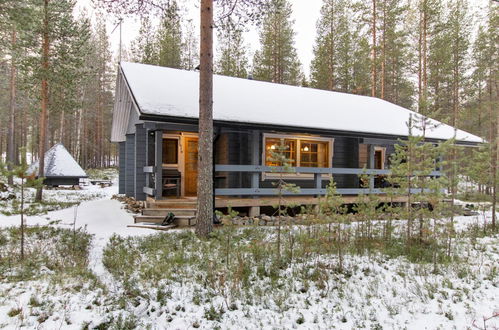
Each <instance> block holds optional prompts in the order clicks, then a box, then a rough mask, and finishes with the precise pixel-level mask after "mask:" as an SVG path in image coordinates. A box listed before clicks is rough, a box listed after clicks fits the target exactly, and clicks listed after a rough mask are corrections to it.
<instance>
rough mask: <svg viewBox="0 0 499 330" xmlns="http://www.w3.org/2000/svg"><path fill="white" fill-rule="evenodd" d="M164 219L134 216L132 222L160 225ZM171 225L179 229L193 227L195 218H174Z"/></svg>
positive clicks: (150, 216)
mask: <svg viewBox="0 0 499 330" xmlns="http://www.w3.org/2000/svg"><path fill="white" fill-rule="evenodd" d="M164 219H165V217H164V216H154V215H136V216H134V222H135V223H138V222H147V223H162V222H163V220H164ZM173 223H174V224H175V225H177V226H179V227H187V226H194V225H195V224H196V217H194V216H190V215H179V216H175V219H174V220H173Z"/></svg>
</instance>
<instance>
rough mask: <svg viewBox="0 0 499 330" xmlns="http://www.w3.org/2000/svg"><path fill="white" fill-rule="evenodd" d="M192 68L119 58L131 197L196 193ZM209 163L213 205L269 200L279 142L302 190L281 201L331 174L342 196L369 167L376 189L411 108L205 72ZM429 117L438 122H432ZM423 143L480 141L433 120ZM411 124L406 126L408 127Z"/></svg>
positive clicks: (116, 128)
mask: <svg viewBox="0 0 499 330" xmlns="http://www.w3.org/2000/svg"><path fill="white" fill-rule="evenodd" d="M198 84H199V74H198V73H197V72H193V71H185V70H177V69H171V68H164V67H157V66H151V65H143V64H135V63H122V64H121V65H120V68H119V72H118V79H117V87H116V101H115V102H116V103H115V108H114V117H113V128H112V141H114V142H117V143H118V144H119V152H120V157H119V160H120V162H119V163H120V176H119V192H120V193H121V194H126V195H127V196H133V197H135V198H136V199H138V200H146V199H147V198H150V199H154V200H160V199H189V198H195V196H196V185H197V181H196V177H197V132H198V125H197V124H198ZM213 107H214V127H215V144H214V163H215V164H216V165H215V175H214V178H213V180H214V183H215V196H216V206H217V207H226V206H233V207H251V208H252V209H251V210H252V211H251V213H253V214H255V213H257V212H259V209H258V208H259V207H260V206H265V205H275V200H273V196H274V197H275V195H276V190H275V188H274V186H273V185H272V182H273V181H274V180H275V178H276V172H275V166H274V165H276V164H272V162H271V161H270V160H269V159H268V158H269V152H270V150H272V149H273V148H275V146H276V145H277V144H278V143H285V144H286V145H288V151H287V152H288V155H287V156H288V158H290V159H292V160H293V161H294V164H295V173H290V174H286V176H287V181H290V182H294V183H296V184H297V185H298V186H299V187H300V188H301V189H300V192H299V193H297V194H292V195H294V196H289V198H290V199H293V198H294V200H295V201H298V202H299V203H302V204H313V203H315V202H316V196H317V195H323V194H324V193H325V187H326V185H327V183H328V182H329V179H330V178H331V176H332V177H334V179H335V181H336V182H337V186H338V188H339V189H338V191H339V192H340V193H341V194H343V195H345V196H355V195H357V194H359V193H361V192H367V191H366V190H364V191H363V190H362V189H361V188H360V187H359V178H358V175H359V174H361V173H363V171H364V168H365V169H367V171H366V173H367V174H370V175H371V179H370V189H369V192H370V193H381V190H380V189H379V185H380V183H379V182H377V181H376V176H377V175H383V174H387V173H388V172H389V155H390V154H391V153H392V152H393V151H394V145H395V144H396V143H397V139H400V138H402V139H403V138H406V137H407V134H408V129H407V125H406V123H407V122H408V120H409V117H410V116H416V114H415V113H414V112H412V111H410V110H407V109H404V108H402V107H399V106H397V105H395V104H392V103H389V102H386V101H383V100H380V99H377V98H372V97H366V96H358V95H351V94H345V93H338V92H329V91H322V90H314V89H310V88H303V87H294V86H286V85H278V84H272V83H267V82H260V81H254V80H247V79H240V78H231V77H224V76H217V75H215V76H214V105H213ZM431 121H432V123H433V124H436V123H438V122H436V121H434V120H431ZM438 124H439V125H438V127H437V128H435V129H434V130H431V131H427V132H426V135H425V136H426V137H427V139H428V140H430V141H435V142H438V141H442V140H445V139H449V138H451V137H453V136H454V134H455V136H456V139H457V143H460V144H465V145H475V144H477V143H480V142H481V141H482V140H481V139H480V138H479V137H477V136H474V135H472V134H469V133H467V132H464V131H461V130H454V128H453V127H450V126H448V125H445V124H442V123H438ZM417 133H418V132H415V134H417Z"/></svg>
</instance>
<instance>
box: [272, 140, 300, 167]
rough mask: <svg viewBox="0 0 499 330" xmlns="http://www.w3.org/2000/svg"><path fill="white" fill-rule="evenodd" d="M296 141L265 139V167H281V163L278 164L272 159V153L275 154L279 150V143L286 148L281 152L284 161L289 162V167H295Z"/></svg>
mask: <svg viewBox="0 0 499 330" xmlns="http://www.w3.org/2000/svg"><path fill="white" fill-rule="evenodd" d="M296 142H297V141H296V140H292V139H278V138H269V139H265V151H266V152H265V154H266V157H265V159H266V161H265V165H267V166H283V165H284V164H282V163H281V162H278V160H276V159H274V158H273V157H272V151H274V152H277V151H278V150H279V149H278V147H279V146H280V145H281V143H284V146H285V147H286V150H285V151H284V152H283V153H284V155H285V157H286V159H288V160H289V163H290V164H289V165H290V166H296V165H295V164H296V159H297V158H296V154H297V152H296V145H297V144H296Z"/></svg>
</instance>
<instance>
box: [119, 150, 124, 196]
mask: <svg viewBox="0 0 499 330" xmlns="http://www.w3.org/2000/svg"><path fill="white" fill-rule="evenodd" d="M118 146H119V160H118V162H119V165H120V167H119V180H118V193H119V194H124V193H125V184H126V183H125V182H126V181H125V173H126V172H125V162H126V142H119V143H118Z"/></svg>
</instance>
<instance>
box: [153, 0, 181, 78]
mask: <svg viewBox="0 0 499 330" xmlns="http://www.w3.org/2000/svg"><path fill="white" fill-rule="evenodd" d="M180 20H181V17H180V12H179V8H178V5H177V2H176V1H175V0H172V1H169V2H168V6H167V7H166V8H165V9H164V11H163V16H162V17H161V21H160V24H159V29H158V32H157V43H158V46H157V47H158V65H160V66H166V67H170V68H177V69H178V68H181V67H182V31H181V25H180Z"/></svg>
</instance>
